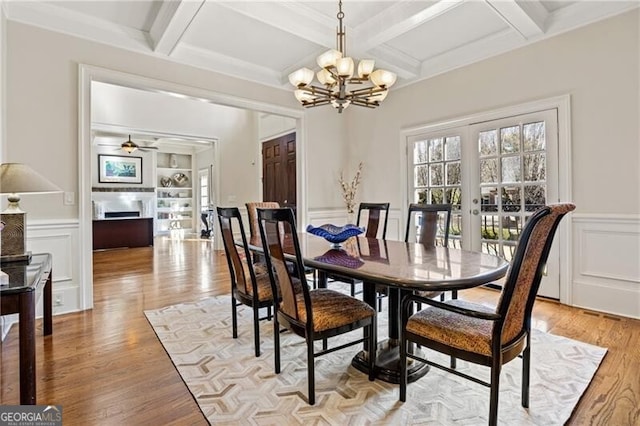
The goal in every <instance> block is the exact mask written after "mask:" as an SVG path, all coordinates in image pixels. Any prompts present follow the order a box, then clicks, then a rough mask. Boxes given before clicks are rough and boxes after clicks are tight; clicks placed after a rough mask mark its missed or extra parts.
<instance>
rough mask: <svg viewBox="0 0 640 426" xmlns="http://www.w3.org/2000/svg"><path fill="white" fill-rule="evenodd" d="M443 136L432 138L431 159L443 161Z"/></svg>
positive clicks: (430, 145)
mask: <svg viewBox="0 0 640 426" xmlns="http://www.w3.org/2000/svg"><path fill="white" fill-rule="evenodd" d="M442 159H443V155H442V138H438V139H431V143H430V144H429V161H442Z"/></svg>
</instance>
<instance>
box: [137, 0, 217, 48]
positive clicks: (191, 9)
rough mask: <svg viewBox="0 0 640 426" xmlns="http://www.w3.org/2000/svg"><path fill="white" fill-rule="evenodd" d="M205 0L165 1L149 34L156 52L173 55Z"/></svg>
mask: <svg viewBox="0 0 640 426" xmlns="http://www.w3.org/2000/svg"><path fill="white" fill-rule="evenodd" d="M204 2H205V0H199V1H193V0H191V1H186V0H180V1H164V2H163V3H162V6H161V7H160V10H159V11H158V15H157V17H156V20H155V21H154V22H153V25H152V26H151V30H149V36H150V37H151V42H152V43H153V50H154V52H156V53H161V54H164V55H171V52H173V49H175V47H176V45H177V44H178V43H179V42H180V39H182V35H183V34H184V33H185V31H186V30H187V28H189V25H191V22H192V21H193V19H194V18H195V17H196V15H197V14H198V11H199V10H200V8H201V7H202V5H203V4H204Z"/></svg>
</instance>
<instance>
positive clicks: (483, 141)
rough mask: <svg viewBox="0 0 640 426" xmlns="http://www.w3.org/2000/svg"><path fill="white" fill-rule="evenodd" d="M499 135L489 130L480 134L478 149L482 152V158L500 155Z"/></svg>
mask: <svg viewBox="0 0 640 426" xmlns="http://www.w3.org/2000/svg"><path fill="white" fill-rule="evenodd" d="M497 134H498V133H497V131H496V130H489V131H486V132H480V133H479V134H478V144H479V147H478V148H479V150H480V156H488V155H496V154H498V138H497Z"/></svg>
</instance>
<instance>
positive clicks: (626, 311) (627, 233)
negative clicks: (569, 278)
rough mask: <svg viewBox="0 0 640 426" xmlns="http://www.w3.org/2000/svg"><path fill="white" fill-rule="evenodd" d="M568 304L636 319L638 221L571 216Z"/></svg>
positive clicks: (639, 314) (639, 300)
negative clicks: (570, 270)
mask: <svg viewBox="0 0 640 426" xmlns="http://www.w3.org/2000/svg"><path fill="white" fill-rule="evenodd" d="M571 290H572V291H571V304H572V305H574V306H580V307H584V308H588V309H593V310H596V311H603V312H609V313H613V314H618V315H623V316H628V317H632V318H640V217H638V216H632V215H615V216H611V215H606V216H605V215H580V214H574V215H573V287H572V289H571Z"/></svg>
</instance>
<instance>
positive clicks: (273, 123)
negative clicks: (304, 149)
mask: <svg viewBox="0 0 640 426" xmlns="http://www.w3.org/2000/svg"><path fill="white" fill-rule="evenodd" d="M295 131H296V120H294V119H293V118H291V117H283V116H282V115H274V114H260V119H259V134H260V141H261V142H264V141H267V140H269V139H274V138H277V137H279V136H282V135H286V134H289V133H291V132H295Z"/></svg>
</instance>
